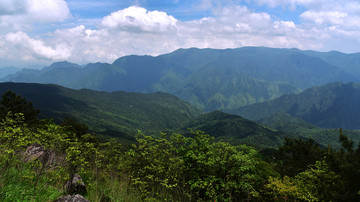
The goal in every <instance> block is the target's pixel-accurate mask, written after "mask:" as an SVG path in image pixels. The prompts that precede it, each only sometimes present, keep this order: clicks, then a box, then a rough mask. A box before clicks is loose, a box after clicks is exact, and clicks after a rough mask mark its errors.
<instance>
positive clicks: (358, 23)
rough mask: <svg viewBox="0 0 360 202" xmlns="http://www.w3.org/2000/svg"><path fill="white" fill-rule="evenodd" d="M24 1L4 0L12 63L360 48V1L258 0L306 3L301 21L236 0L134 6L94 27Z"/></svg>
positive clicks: (59, 5)
mask: <svg viewBox="0 0 360 202" xmlns="http://www.w3.org/2000/svg"><path fill="white" fill-rule="evenodd" d="M21 2H25V3H20V0H3V1H1V2H0V30H2V31H0V59H1V60H3V61H5V63H6V61H7V62H8V63H11V62H18V63H23V64H27V63H29V64H30V63H36V62H38V63H41V62H42V63H47V62H48V63H49V62H53V61H58V60H69V61H72V62H77V63H88V62H97V61H101V62H112V61H113V60H115V59H117V58H118V57H120V56H124V55H129V54H139V55H144V54H147V55H159V54H164V53H168V52H171V51H174V50H176V49H178V48H190V47H198V48H237V47H242V46H269V47H278V48H299V49H314V50H321V51H328V50H339V51H345V52H355V51H360V48H359V47H360V3H359V2H358V1H351V0H347V1H345V0H344V1H341V0H340V1H334V0H328V1H323V0H290V1H289V0H286V1H285V0H270V1H265V0H263V1H254V4H257V5H259V6H263V7H264V6H265V7H269V8H279V9H287V10H289V11H292V10H296V9H298V8H301V9H302V10H303V12H301V14H300V15H299V16H298V19H299V20H298V21H297V22H294V21H291V20H282V19H279V18H277V17H276V16H273V15H272V14H271V13H268V12H266V10H265V11H264V10H262V11H256V10H254V9H250V8H249V7H247V6H246V5H244V4H242V3H241V1H231V0H229V1H225V2H226V3H223V2H220V1H214V0H202V1H201V2H199V4H198V8H197V9H199V10H207V11H209V12H211V15H209V16H207V17H203V18H199V19H193V20H187V21H182V20H179V19H176V18H175V17H173V16H172V15H171V14H169V13H166V12H163V11H161V10H147V9H145V8H143V7H140V6H131V7H128V8H124V9H120V10H117V11H113V12H112V13H109V14H108V15H107V16H104V17H103V18H101V19H98V20H94V21H93V22H97V23H96V24H93V25H92V26H89V25H84V24H81V23H80V24H79V23H78V22H81V21H71V18H72V15H71V13H70V10H69V8H68V6H67V4H66V2H65V1H64V0H26V1H24V0H21ZM49 11H51V12H49ZM69 19H70V20H69ZM69 21H70V22H71V23H69ZM61 22H64V23H67V26H66V28H58V29H56V30H53V31H49V32H45V33H40V34H39V33H36V34H30V33H31V29H32V28H33V27H34V26H37V24H49V23H50V24H51V23H61ZM29 30H30V33H29Z"/></svg>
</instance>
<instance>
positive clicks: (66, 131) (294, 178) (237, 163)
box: [0, 92, 360, 201]
mask: <svg viewBox="0 0 360 202" xmlns="http://www.w3.org/2000/svg"><path fill="white" fill-rule="evenodd" d="M4 96H7V97H9V98H11V99H4ZM4 96H3V99H2V101H1V106H0V109H1V110H0V116H1V117H0V118H1V120H2V121H1V124H0V169H1V172H0V200H1V201H52V200H55V199H57V198H59V197H60V196H62V195H64V194H68V193H65V192H66V189H65V186H64V185H65V183H66V181H67V180H68V179H71V178H72V177H73V176H74V175H75V173H77V174H79V175H80V176H81V177H82V179H83V181H84V182H85V184H86V185H87V191H86V192H83V193H82V194H83V195H84V196H85V197H86V198H87V199H88V200H90V201H142V200H150V201H168V200H170V201H241V200H263V201H286V200H297V201H341V200H344V201H357V200H359V199H360V197H359V191H360V184H359V183H358V182H359V180H360V172H359V167H360V155H359V154H360V147H357V148H355V147H354V142H352V141H351V140H350V139H348V138H347V137H346V136H345V135H343V134H342V130H340V141H341V143H342V148H341V149H340V150H334V149H332V148H330V147H329V148H321V147H319V146H318V145H317V144H316V143H315V142H314V141H312V140H294V139H286V141H285V143H284V145H283V146H281V147H280V148H279V150H277V151H274V150H269V151H261V152H259V151H257V150H255V149H254V148H252V147H249V146H246V145H237V146H233V145H230V144H229V143H225V142H215V141H214V138H213V137H211V136H209V135H207V134H204V133H203V132H201V131H194V132H192V134H191V135H190V136H183V135H180V134H172V135H167V134H162V135H161V136H160V137H158V138H154V137H151V136H146V135H143V134H139V135H138V137H137V139H136V140H137V143H136V144H134V145H132V146H131V147H130V148H127V147H125V146H123V145H121V144H120V143H119V142H118V141H117V140H116V139H106V140H104V139H99V138H97V137H96V136H94V135H91V134H88V133H87V131H86V127H85V126H84V125H83V124H80V123H77V122H76V121H74V120H67V121H65V122H64V123H63V124H61V125H57V124H54V123H52V122H50V121H46V120H38V119H37V118H36V116H31V114H35V115H36V114H37V113H38V112H37V111H36V110H34V109H33V107H32V105H31V104H28V103H27V102H26V101H25V100H24V99H22V98H20V97H19V96H16V95H14V94H12V93H11V92H9V93H7V94H5V95H4ZM10 109H11V110H12V111H11V110H10ZM34 144H38V145H42V146H43V147H44V148H45V149H46V150H47V151H49V153H51V154H53V155H50V156H52V157H51V158H47V159H44V158H33V159H28V157H27V156H26V155H25V154H24V151H25V150H26V148H28V147H29V146H30V145H34ZM72 194H73V193H72Z"/></svg>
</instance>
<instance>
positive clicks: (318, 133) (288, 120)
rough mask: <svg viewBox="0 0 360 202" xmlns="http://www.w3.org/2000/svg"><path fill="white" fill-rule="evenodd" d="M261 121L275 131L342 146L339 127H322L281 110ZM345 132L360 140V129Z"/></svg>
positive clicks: (260, 121)
mask: <svg viewBox="0 0 360 202" xmlns="http://www.w3.org/2000/svg"><path fill="white" fill-rule="evenodd" d="M259 123H261V124H263V125H265V126H267V127H268V128H270V129H272V130H275V131H283V132H286V133H290V134H294V135H296V136H301V137H305V138H311V139H314V140H315V141H316V142H318V143H320V144H321V145H323V146H328V145H329V146H331V147H333V148H336V149H340V148H341V143H340V142H339V129H337V128H336V129H325V128H320V127H319V126H316V125H314V124H311V123H308V122H306V121H304V120H302V119H300V118H298V117H294V116H292V115H289V114H284V113H281V112H278V113H275V114H272V115H270V116H269V117H266V118H264V119H261V120H259ZM343 131H344V134H345V135H346V136H348V137H349V138H350V139H352V140H353V141H355V142H360V130H343Z"/></svg>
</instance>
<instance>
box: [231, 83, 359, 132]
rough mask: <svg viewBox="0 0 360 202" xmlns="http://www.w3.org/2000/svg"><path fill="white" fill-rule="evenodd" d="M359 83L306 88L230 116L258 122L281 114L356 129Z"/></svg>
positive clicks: (322, 124)
mask: <svg viewBox="0 0 360 202" xmlns="http://www.w3.org/2000/svg"><path fill="white" fill-rule="evenodd" d="M359 103H360V84H357V83H348V84H342V83H331V84H327V85H323V86H318V87H312V88H309V89H307V90H305V91H303V92H301V93H299V94H297V95H295V94H290V95H283V96H281V97H280V98H277V99H274V100H270V101H267V102H263V103H257V104H254V105H250V106H246V107H242V108H239V109H238V110H234V111H232V113H235V114H238V115H241V116H243V117H245V118H248V119H250V120H261V119H264V118H266V117H268V116H270V115H272V114H274V113H277V112H282V113H287V114H291V115H293V116H295V117H299V118H301V119H303V120H305V121H306V122H309V123H312V124H315V125H317V126H320V127H325V128H344V129H360V114H359V111H360V104H359Z"/></svg>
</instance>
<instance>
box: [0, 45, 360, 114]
mask: <svg viewBox="0 0 360 202" xmlns="http://www.w3.org/2000/svg"><path fill="white" fill-rule="evenodd" d="M358 55H359V54H344V53H339V52H327V53H322V52H315V51H301V50H298V49H274V48H265V47H244V48H238V49H225V50H217V49H196V48H191V49H179V50H177V51H174V52H172V53H169V54H164V55H160V56H156V57H152V56H135V55H131V56H125V57H121V58H119V59H117V60H115V61H114V62H113V63H112V64H108V63H91V64H87V65H83V66H81V65H77V64H73V63H69V62H57V63H54V64H52V65H50V66H48V67H45V68H43V69H41V70H29V69H24V70H22V71H19V72H17V73H15V74H11V75H8V76H6V77H4V78H3V79H2V81H11V82H29V83H44V84H47V83H53V84H58V85H61V86H65V87H69V88H73V89H82V88H87V89H92V90H98V91H107V92H113V91H119V90H121V91H127V92H142V93H149V92H158V91H161V92H166V93H170V94H173V95H176V96H178V97H179V98H181V99H183V100H185V101H188V102H190V103H191V104H193V105H195V106H197V107H199V108H201V109H203V110H205V111H206V112H210V111H214V110H234V109H238V108H239V107H243V106H246V105H250V104H254V103H259V102H264V101H267V100H271V99H274V98H277V97H280V96H281V95H284V94H290V93H299V92H300V91H301V90H304V89H306V88H309V87H312V86H316V85H323V84H326V83H330V82H350V81H352V82H358V81H359V78H360V71H359V70H357V69H360V68H359V65H360V57H357V56H358ZM355 70H356V71H355Z"/></svg>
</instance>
